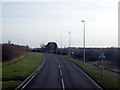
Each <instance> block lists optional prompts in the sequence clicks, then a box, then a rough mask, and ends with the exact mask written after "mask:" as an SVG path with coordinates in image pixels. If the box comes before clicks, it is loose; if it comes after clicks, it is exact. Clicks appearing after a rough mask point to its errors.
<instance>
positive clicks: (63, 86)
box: [61, 79, 65, 90]
mask: <svg viewBox="0 0 120 90" xmlns="http://www.w3.org/2000/svg"><path fill="white" fill-rule="evenodd" d="M61 81H62V88H63V90H65V85H64V81H63V79H61Z"/></svg>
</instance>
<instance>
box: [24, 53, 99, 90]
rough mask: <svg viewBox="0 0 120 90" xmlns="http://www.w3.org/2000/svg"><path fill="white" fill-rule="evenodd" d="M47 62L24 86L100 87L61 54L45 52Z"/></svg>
mask: <svg viewBox="0 0 120 90" xmlns="http://www.w3.org/2000/svg"><path fill="white" fill-rule="evenodd" d="M44 56H45V63H44V65H43V67H42V68H41V69H40V70H39V72H38V73H37V74H36V75H35V77H34V78H33V79H32V80H31V81H30V82H29V83H27V84H26V86H24V88H61V89H64V88H92V89H95V88H99V86H98V85H97V84H96V83H95V82H93V81H92V80H91V79H90V78H89V77H87V76H86V74H85V73H84V72H83V71H81V70H80V69H79V68H78V67H77V66H76V65H75V64H73V63H71V62H70V61H68V60H66V59H64V58H62V57H61V56H59V55H55V54H49V53H44Z"/></svg>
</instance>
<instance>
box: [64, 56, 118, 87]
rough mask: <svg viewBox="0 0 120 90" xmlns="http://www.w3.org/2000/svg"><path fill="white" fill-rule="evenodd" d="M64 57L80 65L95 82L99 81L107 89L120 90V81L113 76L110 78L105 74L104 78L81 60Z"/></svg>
mask: <svg viewBox="0 0 120 90" xmlns="http://www.w3.org/2000/svg"><path fill="white" fill-rule="evenodd" d="M63 57H64V58H66V59H68V60H70V61H72V62H73V63H74V64H76V65H78V66H79V67H81V68H82V69H83V70H84V71H86V72H87V73H89V74H90V75H91V76H92V77H93V78H94V79H95V80H97V81H98V82H99V83H101V84H102V85H103V86H104V87H105V88H112V89H120V85H119V82H120V80H118V79H116V78H113V77H112V76H110V75H108V74H104V76H103V78H102V77H101V72H99V71H97V70H94V69H93V68H90V67H88V66H86V65H84V64H83V63H82V62H80V61H79V60H77V59H73V58H69V57H67V56H63Z"/></svg>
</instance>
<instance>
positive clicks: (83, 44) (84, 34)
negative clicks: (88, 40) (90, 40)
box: [81, 20, 85, 64]
mask: <svg viewBox="0 0 120 90" xmlns="http://www.w3.org/2000/svg"><path fill="white" fill-rule="evenodd" d="M81 22H83V23H84V31H83V33H84V34H83V48H84V50H83V62H84V64H85V21H84V20H82V21H81Z"/></svg>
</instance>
